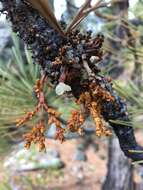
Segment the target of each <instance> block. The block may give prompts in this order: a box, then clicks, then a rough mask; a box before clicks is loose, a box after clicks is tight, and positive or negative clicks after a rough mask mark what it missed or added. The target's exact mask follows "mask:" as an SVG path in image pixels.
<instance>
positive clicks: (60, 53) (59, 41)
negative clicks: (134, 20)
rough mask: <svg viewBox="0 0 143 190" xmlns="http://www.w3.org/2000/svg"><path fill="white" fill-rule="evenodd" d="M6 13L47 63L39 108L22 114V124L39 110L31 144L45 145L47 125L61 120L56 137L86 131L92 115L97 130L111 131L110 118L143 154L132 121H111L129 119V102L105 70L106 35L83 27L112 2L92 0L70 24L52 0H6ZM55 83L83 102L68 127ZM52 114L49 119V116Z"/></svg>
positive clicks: (38, 87) (127, 144)
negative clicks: (57, 106) (56, 104)
mask: <svg viewBox="0 0 143 190" xmlns="http://www.w3.org/2000/svg"><path fill="white" fill-rule="evenodd" d="M0 2H2V5H3V9H2V10H1V12H2V13H5V14H6V15H7V18H8V19H9V20H10V21H11V23H12V28H13V31H14V32H16V33H17V35H18V36H19V37H20V38H21V39H22V40H23V41H24V42H25V44H26V45H27V47H28V48H29V49H30V50H31V51H32V56H33V60H34V63H36V64H39V65H40V66H41V79H39V80H38V81H36V84H35V87H34V90H35V94H36V97H37V105H36V107H35V109H34V110H33V111H31V112H28V113H27V114H26V115H25V116H24V117H23V118H20V119H18V120H17V126H18V127H19V126H21V125H23V124H25V122H27V121H28V120H31V119H32V118H33V117H35V116H36V115H37V114H38V113H43V114H41V118H40V120H39V121H38V122H37V124H36V126H34V127H33V128H32V130H31V131H30V132H29V133H28V134H26V135H24V138H25V140H26V145H25V146H26V148H29V147H30V145H31V143H36V144H38V145H39V149H40V150H44V149H45V136H44V133H45V131H46V127H47V125H51V124H52V123H54V124H55V126H56V139H59V140H60V141H64V134H65V132H68V131H71V132H78V133H80V134H81V133H82V125H83V123H84V121H85V120H86V118H87V117H91V118H92V119H93V122H94V123H95V126H96V135H97V136H99V137H100V136H101V135H106V136H110V135H111V134H112V132H111V130H110V129H109V128H107V127H105V122H104V121H108V122H109V123H110V125H111V126H112V128H113V130H114V132H115V133H116V135H117V137H118V139H119V142H120V146H121V149H122V150H123V152H124V153H125V155H126V156H128V157H130V158H132V159H133V160H134V161H138V160H141V159H143V154H142V153H140V154H136V153H131V152H130V151H129V150H142V148H141V147H140V146H138V145H137V143H136V140H135V137H134V132H133V128H132V127H125V126H123V125H119V124H114V123H111V122H110V120H111V119H112V120H115V119H121V120H125V121H128V120H129V118H128V113H127V109H126V103H125V101H123V100H122V99H121V98H120V97H119V96H118V95H117V94H116V92H115V91H114V90H113V88H112V82H111V79H110V78H109V77H104V76H102V75H101V74H100V69H99V66H98V65H99V64H100V62H101V61H102V57H103V51H102V44H103V42H104V37H103V35H97V36H95V37H93V36H92V32H91V31H85V32H83V33H82V32H80V30H78V29H77V26H78V25H79V23H80V22H81V21H82V20H83V19H84V18H85V17H86V16H87V15H88V14H89V13H90V12H91V11H96V10H97V9H99V8H101V7H106V6H107V3H105V2H103V0H99V1H98V2H97V3H96V4H95V5H93V6H92V5H91V0H86V1H85V3H84V4H83V6H82V7H81V8H80V9H79V11H78V12H77V14H76V16H75V17H74V18H73V20H72V21H71V23H70V24H69V25H66V23H65V22H63V21H60V22H58V21H57V20H56V18H55V16H54V14H53V13H52V11H51V8H50V5H49V3H48V1H47V0H18V1H17V0H0ZM47 83H50V85H52V86H53V88H55V90H56V92H57V94H58V95H62V94H63V93H65V94H66V93H67V94H70V95H72V96H73V97H74V99H75V101H76V103H77V104H78V105H79V109H78V110H74V111H73V112H72V113H71V117H70V118H69V121H67V125H66V127H65V128H63V127H62V121H61V117H60V114H59V113H57V111H56V110H54V109H53V108H52V107H49V105H48V102H47V100H46V97H45V95H44V91H43V88H44V86H46V85H47ZM44 113H46V114H47V115H48V121H46V120H45V118H44Z"/></svg>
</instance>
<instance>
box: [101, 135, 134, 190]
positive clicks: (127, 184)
mask: <svg viewBox="0 0 143 190" xmlns="http://www.w3.org/2000/svg"><path fill="white" fill-rule="evenodd" d="M107 167H108V171H107V176H106V179H105V182H104V184H103V186H102V190H134V184H133V166H132V165H131V163H130V162H129V161H128V159H127V158H126V157H125V156H124V154H123V153H122V151H121V149H120V146H119V142H118V140H117V138H111V139H110V140H109V152H108V166H107Z"/></svg>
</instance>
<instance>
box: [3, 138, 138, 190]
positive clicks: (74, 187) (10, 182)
mask: <svg viewBox="0 0 143 190" xmlns="http://www.w3.org/2000/svg"><path fill="white" fill-rule="evenodd" d="M138 139H140V140H141V137H139V138H138ZM78 143H79V140H69V141H66V142H64V143H63V144H60V143H59V142H58V141H54V140H47V147H50V148H51V149H57V150H58V151H59V153H60V155H61V159H62V160H63V162H64V163H65V167H64V168H63V169H60V170H36V171H29V172H19V173H18V172H17V173H10V171H5V170H4V168H3V165H2V163H3V162H2V159H1V164H0V165H1V166H0V184H1V183H3V184H4V186H0V190H101V185H102V184H103V182H104V179H105V176H106V171H107V169H106V164H107V140H104V139H103V140H97V141H96V143H97V144H99V150H98V151H97V152H95V150H94V149H93V148H92V147H89V148H88V149H87V151H86V153H87V157H88V160H87V161H86V162H83V161H75V160H74V154H75V151H76V147H77V144H78ZM138 179H139V176H136V180H137V181H138ZM6 183H7V184H6ZM6 187H7V188H6ZM10 187H12V188H10Z"/></svg>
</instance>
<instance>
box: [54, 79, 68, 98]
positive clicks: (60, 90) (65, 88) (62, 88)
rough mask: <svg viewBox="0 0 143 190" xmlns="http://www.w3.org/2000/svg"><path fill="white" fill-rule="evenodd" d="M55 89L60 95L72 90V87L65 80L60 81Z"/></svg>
mask: <svg viewBox="0 0 143 190" xmlns="http://www.w3.org/2000/svg"><path fill="white" fill-rule="evenodd" d="M55 91H56V94H57V95H59V96H60V95H62V94H64V93H65V92H69V91H71V87H70V86H69V85H67V84H65V83H63V82H60V83H59V84H58V85H57V86H56V89H55Z"/></svg>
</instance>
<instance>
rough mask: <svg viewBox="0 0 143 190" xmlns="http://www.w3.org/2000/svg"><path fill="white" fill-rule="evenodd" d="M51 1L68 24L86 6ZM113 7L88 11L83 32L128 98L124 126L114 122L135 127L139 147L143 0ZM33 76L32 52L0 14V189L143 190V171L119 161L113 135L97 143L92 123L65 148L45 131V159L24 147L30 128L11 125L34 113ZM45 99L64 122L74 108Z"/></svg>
mask: <svg viewBox="0 0 143 190" xmlns="http://www.w3.org/2000/svg"><path fill="white" fill-rule="evenodd" d="M50 2H51V8H52V9H53V11H54V13H55V15H56V17H57V19H58V20H60V19H61V18H62V19H63V20H65V21H66V22H67V23H69V22H70V20H71V19H72V18H73V16H74V15H75V13H76V12H77V10H78V8H79V7H80V6H81V5H82V4H83V3H84V0H60V1H59V0H51V1H50ZM95 2H96V0H93V3H95ZM107 2H108V1H107ZM110 2H111V4H110V6H109V7H106V8H103V9H100V10H99V11H96V12H92V13H91V14H90V15H89V16H88V17H87V18H86V19H85V20H84V21H83V22H82V23H81V24H80V29H81V31H83V32H84V31H85V30H92V31H93V35H96V34H98V33H102V34H103V35H104V36H105V42H104V47H103V48H104V59H103V62H102V64H101V65H100V67H101V68H102V73H103V74H104V75H107V76H111V77H112V78H113V85H114V88H115V89H116V91H117V92H118V94H120V96H122V97H123V98H125V99H126V101H127V105H128V111H129V116H130V118H131V122H127V123H125V122H123V121H114V122H117V123H123V124H125V125H127V126H130V125H133V126H134V127H135V129H134V130H135V134H136V138H137V141H138V143H139V144H140V145H143V138H142V137H143V84H142V79H143V70H142V69H143V68H142V67H143V64H142V62H143V0H111V1H110ZM38 77H39V68H38V66H37V65H35V64H33V61H32V57H31V53H30V51H29V50H27V48H26V46H25V45H24V44H23V42H22V41H21V40H20V39H19V38H18V37H17V36H16V35H15V34H14V33H13V32H12V30H11V23H9V22H8V21H7V20H6V16H5V15H1V16H0V160H1V162H0V190H33V189H34V190H143V168H142V167H141V166H139V165H138V164H137V163H131V161H130V160H129V159H127V158H126V157H125V156H124V155H123V153H122V151H121V150H120V147H119V144H118V139H117V138H116V137H115V136H114V135H113V136H112V137H111V138H107V137H102V138H97V137H96V136H95V134H94V130H95V129H94V125H93V123H92V122H91V121H86V123H85V125H86V126H88V130H87V131H86V132H85V134H84V136H82V137H79V136H78V135H74V136H73V135H69V136H67V137H66V138H67V140H66V141H65V142H64V143H62V144H61V143H60V142H58V141H55V140H54V134H55V126H51V127H50V129H49V130H48V131H47V132H46V137H47V140H46V145H47V151H46V153H41V152H38V149H37V148H36V147H35V146H33V147H31V149H30V150H25V149H24V143H23V138H22V134H23V133H25V132H26V131H27V130H28V127H30V126H27V127H22V128H20V129H17V128H16V126H15V120H16V119H17V118H19V117H20V116H22V115H23V114H24V113H25V111H30V110H32V108H34V106H35V103H36V98H35V95H34V93H33V86H34V83H35V81H36V79H38ZM5 78H6V79H7V80H4V79H5ZM46 97H47V99H48V102H49V103H50V104H51V105H52V106H54V107H57V108H58V109H59V111H60V112H61V113H63V115H64V119H67V118H68V117H69V113H70V111H71V110H72V109H73V108H74V107H75V105H74V103H73V102H72V101H69V99H67V98H66V97H58V96H57V95H56V94H55V92H54V91H53V90H51V88H50V87H49V88H47V92H46Z"/></svg>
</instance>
